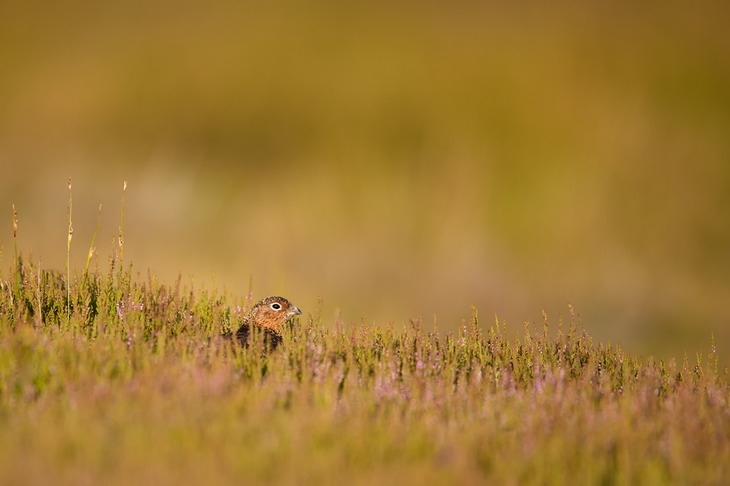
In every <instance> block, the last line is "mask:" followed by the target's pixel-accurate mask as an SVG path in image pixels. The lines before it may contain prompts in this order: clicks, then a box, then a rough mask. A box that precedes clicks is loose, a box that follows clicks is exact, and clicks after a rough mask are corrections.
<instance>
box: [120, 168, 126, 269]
mask: <svg viewBox="0 0 730 486" xmlns="http://www.w3.org/2000/svg"><path fill="white" fill-rule="evenodd" d="M126 193H127V181H124V185H123V187H122V212H121V215H120V218H119V267H120V268H121V267H122V264H123V263H124V195H125V194H126Z"/></svg>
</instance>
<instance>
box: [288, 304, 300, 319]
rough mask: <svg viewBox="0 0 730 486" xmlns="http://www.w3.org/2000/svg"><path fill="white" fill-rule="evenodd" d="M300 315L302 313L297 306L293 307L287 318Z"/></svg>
mask: <svg viewBox="0 0 730 486" xmlns="http://www.w3.org/2000/svg"><path fill="white" fill-rule="evenodd" d="M300 315H302V311H300V310H299V307H297V306H294V308H293V309H291V310H290V311H289V317H294V316H300Z"/></svg>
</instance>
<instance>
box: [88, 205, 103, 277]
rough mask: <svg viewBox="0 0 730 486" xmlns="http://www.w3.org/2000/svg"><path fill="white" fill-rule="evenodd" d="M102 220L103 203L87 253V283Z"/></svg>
mask: <svg viewBox="0 0 730 486" xmlns="http://www.w3.org/2000/svg"><path fill="white" fill-rule="evenodd" d="M100 222H101V204H99V212H98V214H97V216H96V228H94V234H93V236H92V237H91V245H89V253H88V254H87V255H86V266H85V267H84V284H86V281H87V279H88V277H89V264H90V263H91V257H93V256H94V253H95V252H96V247H95V246H94V243H96V235H97V234H98V233H99V223H100Z"/></svg>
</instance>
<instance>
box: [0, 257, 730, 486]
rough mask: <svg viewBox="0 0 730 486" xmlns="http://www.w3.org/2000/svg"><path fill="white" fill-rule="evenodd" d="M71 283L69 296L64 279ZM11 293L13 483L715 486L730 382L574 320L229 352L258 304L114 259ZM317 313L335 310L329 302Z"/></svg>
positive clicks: (2, 418)
mask: <svg viewBox="0 0 730 486" xmlns="http://www.w3.org/2000/svg"><path fill="white" fill-rule="evenodd" d="M67 282H70V286H67ZM1 285H2V292H0V469H2V471H3V482H5V483H6V484H39V483H47V482H48V481H49V480H50V481H52V482H53V483H57V484H99V483H103V484H129V483H130V482H132V481H142V482H145V483H150V482H155V483H156V484H173V483H174V484H191V483H200V482H201V481H206V482H215V483H235V484H241V483H244V484H251V483H277V484H293V483H295V484H311V483H322V482H324V483H335V482H341V481H347V482H351V483H353V484H370V483H373V482H376V481H377V482H385V483H387V484H393V483H396V482H403V483H405V484H423V483H425V482H428V483H429V484H453V483H454V482H459V483H461V484H471V483H481V482H484V481H488V482H492V483H498V484H518V483H519V484H536V483H540V484H545V483H548V484H597V483H600V484H658V483H670V482H671V483H683V484H687V483H692V484H698V483H699V484H720V483H723V482H725V481H726V478H727V477H728V476H727V475H728V474H730V403H729V400H730V388H729V387H728V382H727V371H725V370H719V369H718V356H717V353H716V351H715V349H714V347H713V346H712V343H709V346H708V349H707V350H706V351H705V352H699V353H693V354H685V355H684V356H683V357H681V358H680V359H679V360H673V359H672V360H668V361H664V360H657V359H654V358H652V357H645V356H632V355H630V354H627V353H625V352H624V351H623V350H622V349H621V347H620V346H618V345H616V344H609V343H599V342H595V341H594V340H593V339H592V338H591V337H590V335H589V334H588V333H587V332H586V330H585V327H587V326H585V325H584V324H583V323H581V321H580V318H579V317H578V316H577V315H576V313H575V312H574V311H573V309H572V308H569V307H568V308H566V309H565V313H564V315H559V316H545V319H544V322H539V323H528V324H526V325H525V327H524V330H523V331H522V332H521V333H519V335H518V336H517V337H510V336H508V335H507V334H508V333H507V332H506V331H505V323H504V322H501V321H499V320H498V319H487V320H484V319H482V318H481V316H479V314H478V312H477V310H473V312H472V317H471V318H470V319H469V320H468V321H465V322H462V323H461V324H460V325H459V326H458V331H454V332H444V331H441V330H440V329H439V328H438V325H434V324H432V323H427V322H421V321H420V320H418V319H414V320H412V321H410V322H408V323H390V324H387V325H374V324H371V323H368V322H361V323H358V324H353V323H347V322H341V321H340V320H338V319H334V321H333V322H330V321H328V320H327V319H325V318H324V317H323V316H322V313H321V309H316V308H315V309H309V311H308V312H307V310H305V314H304V316H303V317H302V318H300V319H299V320H298V321H296V322H294V325H293V326H292V328H291V330H289V331H288V332H287V334H286V335H285V340H284V345H283V346H282V347H281V348H280V349H279V350H277V351H276V352H274V353H269V354H266V353H264V352H263V347H262V342H261V341H260V340H258V341H256V340H254V342H253V344H252V345H251V346H250V347H249V348H239V347H237V346H233V345H232V344H231V343H230V342H229V341H227V340H225V339H222V338H221V337H220V334H221V333H222V332H224V331H225V330H228V329H232V328H234V327H236V326H237V325H238V323H239V322H240V319H241V316H242V315H243V313H244V312H245V310H246V308H247V306H249V305H250V304H251V295H248V296H246V297H244V298H241V297H238V296H233V295H228V294H226V293H223V292H218V291H216V290H205V289H195V288H193V286H192V285H189V284H185V283H184V282H182V281H181V280H178V281H176V282H173V283H172V284H166V283H164V282H160V281H158V280H157V279H156V278H155V277H154V276H153V275H152V274H147V275H145V274H141V273H139V272H136V271H135V270H134V268H133V266H132V265H129V264H127V265H122V264H121V263H120V262H119V261H118V259H117V258H113V259H111V260H110V262H109V268H108V270H106V271H100V270H92V271H89V270H86V271H81V270H79V271H77V272H73V271H71V272H68V273H67V275H62V274H59V273H56V272H52V271H46V270H43V269H41V268H38V266H37V265H34V264H32V263H29V262H25V261H23V260H22V259H21V258H19V259H18V260H17V264H16V265H14V266H13V268H12V269H11V270H10V271H9V272H7V273H5V274H4V276H3V278H2V281H1ZM320 307H321V304H320Z"/></svg>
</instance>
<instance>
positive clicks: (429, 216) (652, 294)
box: [0, 0, 730, 359]
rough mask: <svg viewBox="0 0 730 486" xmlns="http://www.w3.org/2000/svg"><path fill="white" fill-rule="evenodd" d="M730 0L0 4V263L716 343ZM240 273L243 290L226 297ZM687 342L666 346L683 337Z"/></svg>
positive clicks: (723, 241)
mask: <svg viewBox="0 0 730 486" xmlns="http://www.w3.org/2000/svg"><path fill="white" fill-rule="evenodd" d="M728 19H730V3H728V2H724V1H719V0H718V1H714V2H712V1H709V2H699V3H694V4H687V3H686V2H680V1H668V2H660V3H656V2H654V3H649V4H637V3H636V2H630V1H628V0H625V1H618V2H578V1H568V2H560V3H551V4H544V5H542V4H537V3H535V2H504V4H501V3H492V2H469V1H458V2H448V3H447V2H431V1H426V2H408V1H398V2H379V1H375V2H365V3H353V2H330V1H321V0H319V1H312V2H298V1H274V2H249V1H244V2H237V1H228V2H199V1H194V0H188V1H176V2H172V1H165V0H153V1H130V2H87V1H69V2H38V1H23V2H20V1H14V0H11V1H9V2H3V3H2V6H0V164H2V165H1V166H2V172H1V179H0V191H1V192H0V207H1V208H4V209H3V211H5V212H6V216H7V217H6V224H5V225H4V226H5V230H2V232H1V233H0V244H2V245H3V248H4V249H3V255H2V257H1V258H2V260H1V261H0V264H1V265H2V267H3V268H10V266H11V264H12V248H13V238H12V224H11V204H15V206H16V208H17V210H18V215H19V219H20V228H19V235H18V245H19V249H20V250H21V251H22V252H23V255H24V256H25V257H26V258H32V259H34V261H40V263H41V265H42V266H43V267H44V268H56V269H59V270H60V269H63V268H65V258H66V225H67V213H66V211H67V207H66V206H67V199H68V190H67V187H66V181H67V178H68V177H71V178H72V180H73V219H74V239H73V247H72V260H73V262H74V265H76V266H81V267H82V266H83V264H84V262H85V259H86V253H87V250H88V247H89V245H90V242H91V237H92V234H93V232H94V227H95V225H96V220H97V210H98V205H99V204H100V203H101V204H102V215H101V227H100V230H99V236H98V238H97V242H96V246H97V247H98V257H97V260H96V263H95V264H97V265H98V266H99V268H101V269H102V270H106V268H107V259H108V257H109V254H110V252H111V249H112V248H113V239H114V238H115V237H116V235H117V228H118V226H119V220H120V206H121V195H122V181H124V180H126V181H128V182H129V186H128V189H127V192H126V199H125V201H126V203H125V204H126V207H125V212H124V222H125V250H124V251H125V260H126V261H128V262H129V261H131V262H133V264H134V268H135V270H136V271H139V272H140V278H147V277H146V276H147V269H150V270H151V271H152V272H153V273H154V274H155V275H156V276H157V277H159V278H160V279H161V280H163V281H168V282H170V283H172V282H173V281H174V279H175V278H176V277H177V276H178V275H182V277H183V280H184V281H185V282H187V281H192V282H193V283H194V284H195V285H196V287H198V288H201V287H202V288H207V289H211V288H216V289H219V290H221V291H222V290H223V289H225V291H227V292H229V293H231V294H233V295H236V296H240V298H241V299H242V298H243V296H245V295H246V293H247V291H248V287H249V281H250V280H251V281H252V282H253V291H254V295H255V296H257V297H260V296H264V295H266V294H270V293H276V294H284V295H286V296H288V297H290V298H291V299H292V300H293V301H294V302H295V303H297V305H299V306H300V307H301V308H303V309H305V311H313V310H314V309H315V308H316V307H317V305H318V304H317V301H318V299H319V298H322V299H323V301H324V315H325V322H327V323H332V322H334V319H335V317H334V316H335V315H336V314H337V313H339V314H340V315H341V317H342V319H343V320H344V321H346V322H359V321H360V320H361V319H363V318H364V319H365V320H366V321H367V322H372V323H376V324H387V323H388V322H395V323H396V325H400V324H401V323H403V322H407V321H408V319H410V318H413V317H416V316H421V317H422V318H423V320H424V323H425V325H427V326H430V325H431V323H432V322H433V320H434V316H436V319H437V320H438V326H439V328H440V329H442V330H451V329H454V328H455V327H456V326H458V325H460V323H461V321H462V319H465V318H468V317H469V315H470V313H471V305H472V304H474V305H476V307H477V308H478V310H479V312H480V316H481V318H482V320H483V321H485V322H487V323H488V322H491V321H493V319H494V317H493V316H494V315H495V314H496V315H497V316H499V318H500V319H505V320H506V321H507V323H508V325H509V326H510V327H511V328H514V329H517V330H519V329H521V328H522V325H523V322H525V321H533V322H536V323H541V322H542V310H543V309H544V310H545V311H546V312H547V313H548V316H549V317H551V320H552V321H553V322H555V321H557V319H558V316H559V315H560V314H562V315H566V314H567V312H568V304H567V303H568V302H570V303H572V304H573V305H574V306H575V309H576V311H577V312H578V313H579V314H580V316H581V318H582V320H583V322H584V324H585V326H586V328H587V329H588V331H589V332H590V333H591V334H593V335H594V337H595V338H597V339H601V340H611V341H613V342H620V343H621V344H622V345H623V346H624V347H625V348H628V349H631V350H640V351H644V352H651V353H654V354H656V355H659V356H666V355H670V354H672V355H677V356H678V357H680V358H681V353H682V352H683V351H685V350H686V351H688V352H690V353H691V354H690V358H691V359H694V354H693V353H694V351H695V350H697V349H707V348H708V347H709V343H710V339H711V335H712V334H713V333H714V335H715V340H716V342H717V344H718V347H719V351H720V354H721V355H722V354H723V353H724V354H725V355H727V354H728V353H729V352H730V34H729V33H728V32H730V30H729V29H728V28H727V26H728ZM237 298H238V297H237ZM678 353H679V354H678Z"/></svg>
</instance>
